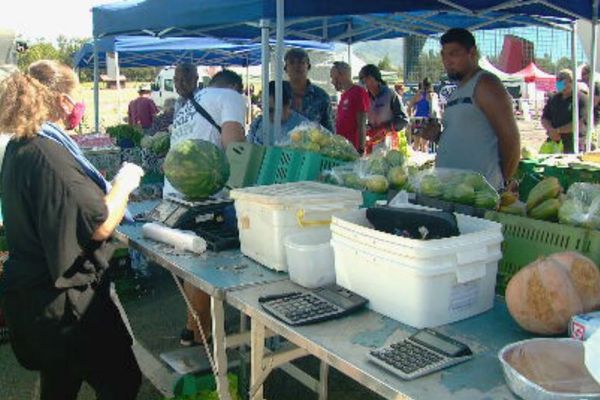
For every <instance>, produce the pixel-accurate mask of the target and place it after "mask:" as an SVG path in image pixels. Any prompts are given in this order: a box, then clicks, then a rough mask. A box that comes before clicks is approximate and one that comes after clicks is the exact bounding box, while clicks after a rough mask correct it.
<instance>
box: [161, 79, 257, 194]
mask: <svg viewBox="0 0 600 400" xmlns="http://www.w3.org/2000/svg"><path fill="white" fill-rule="evenodd" d="M194 98H195V99H196V101H197V102H198V104H200V105H201V106H202V107H203V108H204V109H205V110H206V111H207V112H208V113H209V114H210V116H211V117H212V118H213V119H214V120H215V122H216V123H217V125H219V126H223V124H224V123H225V122H238V123H239V124H240V125H242V126H244V119H245V115H246V102H245V101H244V98H243V97H242V95H241V94H239V93H238V92H236V91H235V90H232V89H221V88H211V87H208V88H205V89H202V90H199V91H197V92H196V93H195V94H194ZM171 129H172V130H171V146H174V145H176V144H177V143H180V142H182V141H184V140H187V139H201V140H206V141H209V142H211V143H213V144H215V145H217V146H219V148H221V149H222V148H223V143H222V141H221V134H220V133H219V131H218V130H217V128H215V127H214V126H213V125H212V124H211V123H210V122H208V121H207V120H206V118H204V117H203V116H202V115H200V113H198V111H196V109H195V108H194V105H193V104H192V102H190V101H187V102H186V103H185V104H184V105H183V106H182V107H181V108H180V109H179V110H178V111H177V113H176V114H175V118H174V119H173V125H172V128H171ZM167 194H178V192H177V190H175V188H173V186H171V184H170V183H169V181H168V180H167V178H165V185H164V188H163V196H165V195H167Z"/></svg>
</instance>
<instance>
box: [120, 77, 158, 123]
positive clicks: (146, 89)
mask: <svg viewBox="0 0 600 400" xmlns="http://www.w3.org/2000/svg"><path fill="white" fill-rule="evenodd" d="M150 93H151V89H150V86H149V85H142V86H140V88H139V90H138V94H139V97H138V98H137V99H135V100H132V101H131V102H130V103H129V108H128V112H127V114H128V117H129V125H132V126H134V125H140V126H141V127H142V129H144V131H145V130H147V129H149V128H151V127H152V122H153V121H154V116H155V115H156V114H158V107H156V104H154V101H153V100H152V99H151V98H150Z"/></svg>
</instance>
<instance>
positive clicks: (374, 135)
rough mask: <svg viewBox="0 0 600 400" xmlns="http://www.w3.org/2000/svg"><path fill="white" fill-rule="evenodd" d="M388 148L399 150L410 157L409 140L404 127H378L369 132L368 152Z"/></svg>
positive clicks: (366, 151)
mask: <svg viewBox="0 0 600 400" xmlns="http://www.w3.org/2000/svg"><path fill="white" fill-rule="evenodd" d="M387 150H398V151H400V152H401V153H402V154H403V155H404V156H405V157H408V140H407V139H406V131H405V130H404V129H402V130H400V131H396V130H395V129H394V128H392V129H376V130H370V131H369V132H367V143H366V146H365V153H366V154H371V153H375V152H377V151H387Z"/></svg>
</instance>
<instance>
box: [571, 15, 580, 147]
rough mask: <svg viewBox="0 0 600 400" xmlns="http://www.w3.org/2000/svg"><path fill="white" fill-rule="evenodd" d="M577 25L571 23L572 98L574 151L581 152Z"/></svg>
mask: <svg viewBox="0 0 600 400" xmlns="http://www.w3.org/2000/svg"><path fill="white" fill-rule="evenodd" d="M576 45H577V26H576V25H575V22H573V23H572V24H571V59H572V60H573V62H572V69H573V82H572V84H571V86H572V89H571V100H572V101H573V116H572V120H573V151H574V153H575V154H578V153H579V88H578V87H577V51H576Z"/></svg>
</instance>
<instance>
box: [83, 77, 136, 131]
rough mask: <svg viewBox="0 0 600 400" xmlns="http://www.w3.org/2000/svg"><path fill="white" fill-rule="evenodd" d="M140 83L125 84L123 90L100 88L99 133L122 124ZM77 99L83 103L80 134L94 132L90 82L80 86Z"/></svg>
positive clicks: (92, 93)
mask: <svg viewBox="0 0 600 400" xmlns="http://www.w3.org/2000/svg"><path fill="white" fill-rule="evenodd" d="M139 85H140V82H127V85H126V87H125V88H121V90H120V91H117V90H116V89H105V88H104V85H103V84H101V86H100V131H101V132H104V131H105V129H106V128H107V127H109V126H113V125H117V124H120V123H124V121H123V118H125V117H127V106H128V105H129V102H130V101H131V100H133V99H135V98H136V97H137V95H138V94H137V88H138V86H139ZM78 95H79V99H80V100H82V101H83V102H84V103H85V106H86V109H85V115H84V117H83V122H82V123H81V128H80V129H81V133H92V132H94V87H93V84H92V83H91V82H86V83H83V84H82V85H81V88H80V92H79V93H78Z"/></svg>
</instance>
